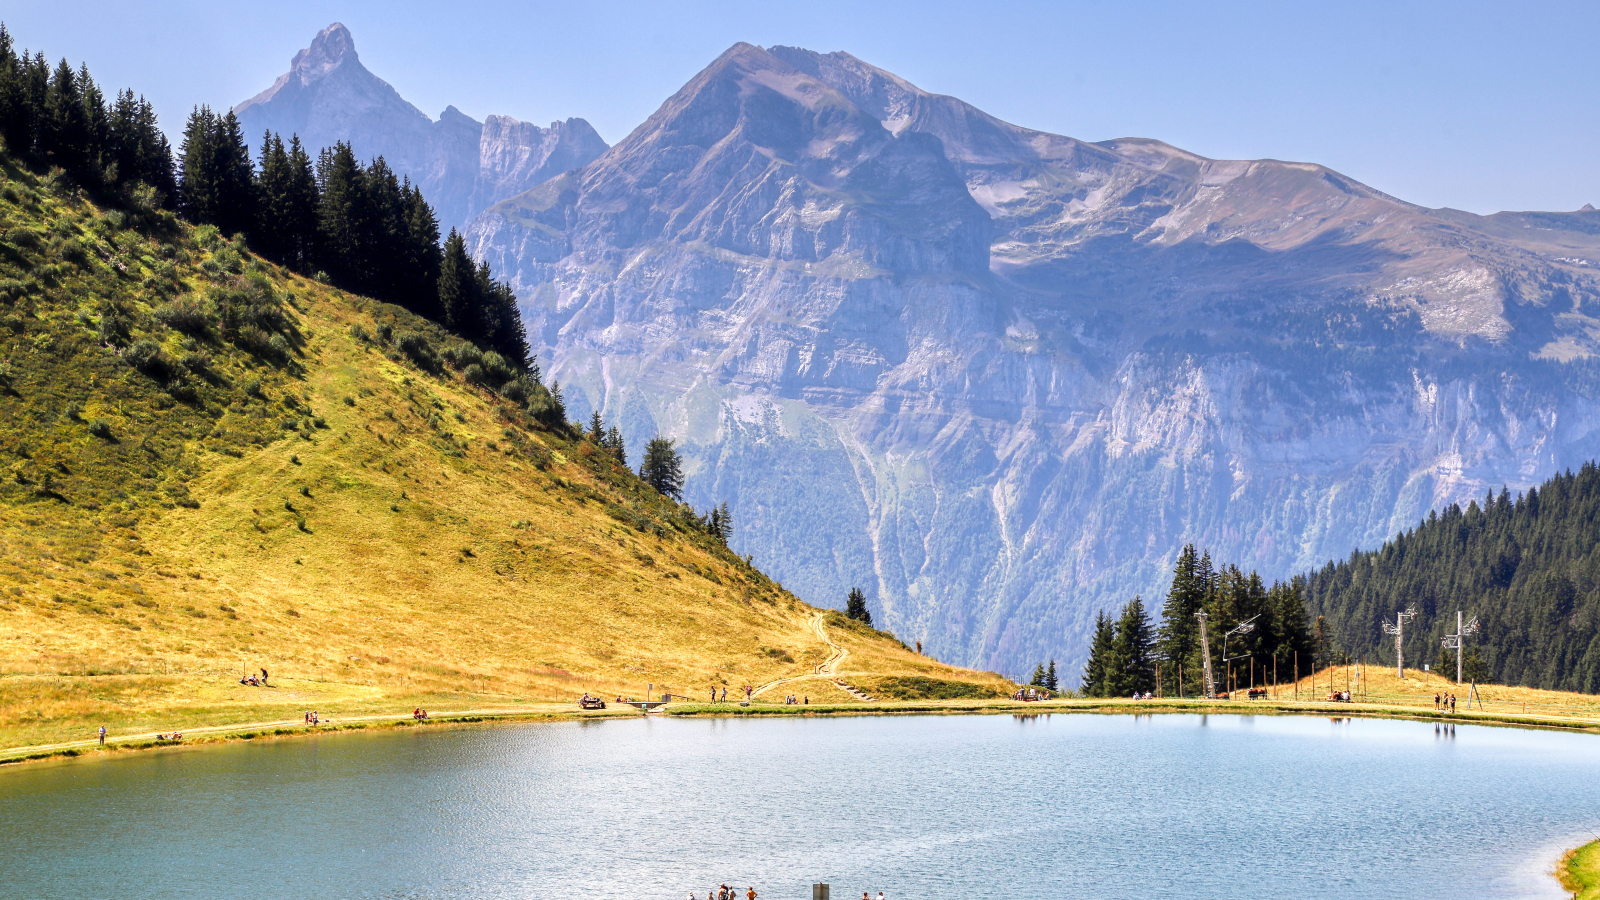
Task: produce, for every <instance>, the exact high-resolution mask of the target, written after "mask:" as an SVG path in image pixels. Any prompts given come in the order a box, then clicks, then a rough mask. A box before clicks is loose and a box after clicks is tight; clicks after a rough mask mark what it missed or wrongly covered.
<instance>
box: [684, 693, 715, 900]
mask: <svg viewBox="0 0 1600 900" xmlns="http://www.w3.org/2000/svg"><path fill="white" fill-rule="evenodd" d="M711 702H712V703H715V702H717V688H716V686H715V685H712V687H711ZM689 900H694V895H693V894H690V895H689Z"/></svg>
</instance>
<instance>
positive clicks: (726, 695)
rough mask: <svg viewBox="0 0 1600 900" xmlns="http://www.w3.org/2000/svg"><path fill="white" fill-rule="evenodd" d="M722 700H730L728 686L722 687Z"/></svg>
mask: <svg viewBox="0 0 1600 900" xmlns="http://www.w3.org/2000/svg"><path fill="white" fill-rule="evenodd" d="M721 702H722V703H727V702H728V689H727V688H726V687H724V688H723V689H722V700H721Z"/></svg>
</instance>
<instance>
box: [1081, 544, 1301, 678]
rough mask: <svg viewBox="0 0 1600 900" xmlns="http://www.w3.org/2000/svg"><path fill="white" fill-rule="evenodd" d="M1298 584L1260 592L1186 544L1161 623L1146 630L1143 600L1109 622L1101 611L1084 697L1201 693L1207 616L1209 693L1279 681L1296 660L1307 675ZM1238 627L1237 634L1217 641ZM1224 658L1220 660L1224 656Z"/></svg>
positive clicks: (1249, 577)
mask: <svg viewBox="0 0 1600 900" xmlns="http://www.w3.org/2000/svg"><path fill="white" fill-rule="evenodd" d="M1303 597H1304V586H1303V582H1302V581H1301V580H1300V579H1294V580H1291V581H1289V582H1278V583H1275V584H1273V585H1272V586H1271V587H1267V586H1266V585H1265V584H1264V583H1263V582H1262V580H1261V577H1260V576H1259V575H1257V574H1256V573H1254V572H1250V573H1245V572H1243V571H1241V570H1240V569H1239V568H1238V567H1237V566H1232V565H1225V566H1223V567H1222V568H1220V569H1217V568H1214V567H1213V565H1212V562H1211V555H1210V554H1209V553H1201V552H1199V551H1197V550H1196V549H1195V547H1194V546H1193V545H1187V546H1185V547H1184V548H1183V550H1182V552H1180V553H1179V554H1178V561H1177V564H1176V565H1175V566H1174V567H1173V573H1172V586H1171V587H1170V588H1169V590H1168V591H1167V598H1166V601H1165V602H1164V603H1163V604H1162V607H1161V624H1160V626H1159V627H1158V628H1155V629H1152V628H1151V626H1150V623H1149V618H1148V616H1147V614H1146V612H1145V608H1144V604H1143V602H1142V601H1141V600H1140V599H1139V598H1137V597H1135V598H1134V599H1133V601H1132V602H1130V603H1129V604H1128V605H1126V606H1124V607H1123V609H1122V612H1121V614H1120V615H1118V616H1117V617H1115V618H1113V617H1110V616H1107V615H1105V614H1104V613H1102V614H1101V615H1100V617H1099V618H1098V619H1097V620H1096V623H1095V636H1094V639H1093V641H1092V643H1091V647H1090V651H1089V662H1088V665H1087V666H1086V667H1085V670H1084V676H1083V687H1082V689H1083V691H1084V693H1085V694H1086V695H1088V696H1099V697H1120V696H1126V695H1129V694H1132V693H1135V692H1138V693H1144V692H1152V691H1155V690H1156V688H1157V687H1158V686H1159V687H1160V688H1161V690H1162V693H1164V694H1166V695H1168V696H1178V695H1179V694H1180V693H1181V694H1182V695H1183V696H1189V697H1193V696H1198V695H1201V694H1203V693H1204V690H1205V688H1204V684H1203V681H1204V671H1205V669H1204V660H1203V659H1202V657H1201V648H1200V619H1199V613H1201V612H1202V611H1204V612H1205V613H1206V615H1207V617H1208V626H1207V627H1208V629H1209V632H1210V634H1209V637H1210V648H1211V663H1212V667H1213V675H1214V677H1215V678H1216V679H1217V689H1218V690H1219V691H1226V690H1229V689H1230V684H1229V682H1228V673H1229V671H1230V669H1231V671H1232V672H1233V673H1234V679H1233V686H1240V687H1243V686H1248V685H1249V684H1250V683H1252V682H1253V683H1254V684H1258V685H1259V684H1264V683H1268V682H1270V681H1271V680H1272V678H1273V672H1274V669H1275V668H1276V671H1277V677H1278V678H1279V679H1280V680H1283V681H1287V680H1288V679H1289V677H1290V676H1291V675H1292V674H1293V671H1294V666H1295V664H1296V661H1297V660H1298V662H1299V665H1300V667H1301V669H1300V670H1301V672H1302V673H1304V672H1306V671H1309V668H1308V667H1309V666H1310V665H1312V662H1313V660H1312V656H1313V652H1314V649H1315V642H1314V640H1313V635H1312V633H1311V631H1310V629H1309V627H1308V624H1307V619H1306V610H1305V602H1304V599H1303ZM1244 622H1251V624H1252V627H1251V628H1250V630H1249V631H1248V632H1246V633H1244V634H1238V635H1234V636H1233V637H1231V638H1228V639H1227V642H1226V646H1225V647H1224V641H1223V636H1224V635H1225V634H1226V633H1227V632H1229V631H1231V630H1233V629H1234V628H1235V627H1236V626H1238V625H1240V624H1241V623H1244ZM1224 653H1226V658H1225V657H1224Z"/></svg>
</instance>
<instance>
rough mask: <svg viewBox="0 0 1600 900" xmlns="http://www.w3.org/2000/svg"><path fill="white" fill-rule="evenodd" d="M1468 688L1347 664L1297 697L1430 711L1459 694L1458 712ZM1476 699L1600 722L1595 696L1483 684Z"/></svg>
mask: <svg viewBox="0 0 1600 900" xmlns="http://www.w3.org/2000/svg"><path fill="white" fill-rule="evenodd" d="M1452 675H1453V673H1452ZM1468 688H1469V685H1465V684H1461V685H1458V684H1456V683H1455V679H1454V678H1453V677H1451V678H1445V677H1442V676H1440V675H1439V674H1438V673H1435V672H1424V671H1422V670H1420V669H1407V670H1406V677H1405V680H1403V681H1402V680H1401V679H1400V677H1399V675H1398V674H1396V672H1395V670H1394V669H1393V668H1392V667H1388V666H1373V665H1367V666H1362V665H1358V664H1355V663H1352V664H1351V665H1349V666H1332V667H1329V668H1327V669H1324V670H1323V671H1321V672H1318V673H1317V674H1316V675H1315V676H1309V675H1308V676H1306V677H1305V678H1302V679H1301V680H1300V683H1299V697H1298V699H1300V700H1302V701H1315V700H1320V699H1322V698H1325V697H1327V695H1328V693H1329V692H1330V691H1336V690H1337V691H1344V690H1349V691H1350V694H1351V700H1352V701H1354V702H1358V703H1369V704H1375V705H1380V706H1385V707H1394V708H1399V709H1408V708H1415V709H1418V710H1426V711H1428V712H1432V711H1433V708H1434V707H1433V698H1434V695H1436V694H1438V695H1444V694H1455V695H1456V710H1457V711H1458V712H1465V711H1466V709H1467V694H1468ZM1295 689H1296V685H1295V684H1294V682H1292V681H1290V680H1287V679H1286V680H1285V682H1284V683H1283V684H1282V685H1280V686H1279V687H1278V688H1276V690H1275V692H1274V693H1273V695H1272V697H1273V699H1276V700H1280V701H1281V700H1294V699H1296V693H1295ZM1239 696H1243V692H1242V691H1241V692H1239ZM1478 696H1479V697H1481V698H1482V700H1483V705H1484V708H1485V709H1486V710H1487V711H1488V712H1491V713H1499V714H1506V715H1510V714H1516V715H1522V714H1524V713H1526V714H1527V715H1530V716H1535V715H1537V716H1549V717H1555V718H1571V719H1596V718H1600V696H1596V695H1593V694H1575V693H1570V692H1567V691H1544V690H1539V689H1538V688H1526V687H1512V686H1506V685H1498V684H1483V685H1478ZM1478 708H1479V706H1478V701H1477V700H1476V699H1475V700H1473V703H1472V709H1473V710H1474V711H1477V710H1478Z"/></svg>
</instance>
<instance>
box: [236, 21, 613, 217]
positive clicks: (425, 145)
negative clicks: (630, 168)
mask: <svg viewBox="0 0 1600 900" xmlns="http://www.w3.org/2000/svg"><path fill="white" fill-rule="evenodd" d="M234 112H236V113H237V114H238V116H239V121H240V123H241V124H242V125H243V127H244V131H245V136H246V138H247V139H248V140H249V141H250V142H251V145H252V146H255V145H256V144H258V143H259V142H260V139H261V135H262V133H263V132H265V131H276V132H278V133H280V134H282V135H283V136H284V140H288V138H289V136H290V135H291V134H298V135H300V140H301V141H302V142H303V143H305V144H306V146H307V147H308V148H309V150H310V152H311V153H312V154H313V155H314V154H315V153H316V151H317V150H318V149H320V148H322V147H326V146H331V145H332V144H333V143H334V142H336V141H348V142H350V144H351V145H352V146H353V147H354V148H355V151H356V154H357V155H358V156H359V157H361V158H362V159H370V158H372V157H376V156H383V157H384V158H385V159H387V160H388V162H389V165H390V166H391V167H393V168H394V169H395V171H397V172H399V173H401V174H403V175H409V176H411V179H412V181H414V182H417V183H418V184H420V185H421V186H422V191H423V194H424V196H426V197H427V198H428V200H429V202H430V203H432V204H433V206H434V209H435V210H437V211H438V214H439V220H440V227H441V230H444V231H448V230H449V229H450V228H451V227H457V228H459V227H461V226H462V225H463V224H464V223H465V222H466V221H467V220H469V219H470V218H471V217H472V216H473V215H475V214H476V213H477V212H479V211H480V210H482V209H484V208H485V207H488V206H489V205H491V204H493V203H495V202H497V201H499V200H503V199H505V198H507V197H511V196H514V195H516V194H518V193H521V192H522V191H525V190H527V189H528V188H530V187H533V186H535V185H537V184H540V183H542V182H544V181H545V180H547V179H549V178H551V177H553V176H556V175H559V174H561V173H562V172H565V171H567V170H568V169H572V168H576V167H578V166H581V165H583V164H584V163H587V162H589V161H590V160H592V159H594V158H596V157H598V156H599V155H600V154H602V153H604V152H605V151H606V142H605V141H603V140H601V138H600V135H599V134H597V133H595V130H594V129H593V128H592V127H590V125H589V123H588V122H586V121H584V120H583V119H568V120H566V121H565V122H552V123H550V127H548V128H540V127H538V126H536V125H530V124H528V123H526V122H519V121H517V120H516V119H512V118H508V117H506V116H490V117H489V118H488V120H487V121H486V122H478V121H477V120H476V119H473V118H472V117H470V116H467V115H466V114H464V113H462V112H461V111H460V110H458V109H456V108H455V107H454V106H449V107H446V108H445V111H444V112H443V113H442V114H440V116H439V120H438V121H437V122H436V121H434V120H432V119H430V118H428V116H427V114H426V113H424V112H422V110H420V109H417V108H416V107H415V106H412V105H411V104H410V103H407V102H406V101H405V99H404V98H402V97H401V96H400V95H399V93H397V92H396V91H395V89H394V88H392V87H390V86H389V84H388V83H387V82H385V81H384V80H383V79H381V78H379V77H378V76H376V75H374V74H372V73H371V72H369V71H367V68H366V67H365V66H363V65H362V64H361V60H360V58H359V57H357V56H356V48H355V42H354V40H353V39H352V38H351V36H350V31H349V29H347V28H345V27H344V26H343V25H340V24H339V23H337V22H335V23H334V24H332V25H329V26H328V27H327V28H325V29H323V30H322V31H321V32H320V33H318V34H317V37H316V39H315V40H313V41H312V42H311V46H310V47H308V48H306V49H304V50H301V51H300V52H299V53H296V54H295V57H294V60H293V61H292V62H291V63H290V65H289V71H288V72H286V73H284V75H283V76H282V77H280V78H279V79H278V80H277V81H276V82H275V83H274V84H273V85H272V87H270V88H268V89H267V90H265V91H262V92H261V93H260V94H257V95H256V96H254V97H252V98H250V99H249V100H246V101H245V102H243V103H241V104H239V105H238V107H236V108H235V110H234Z"/></svg>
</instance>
